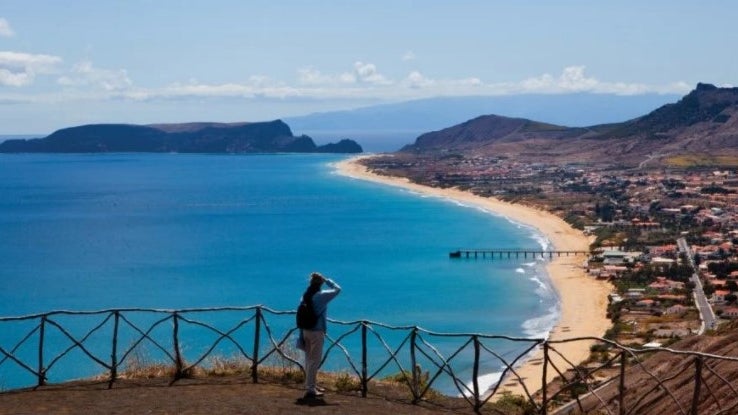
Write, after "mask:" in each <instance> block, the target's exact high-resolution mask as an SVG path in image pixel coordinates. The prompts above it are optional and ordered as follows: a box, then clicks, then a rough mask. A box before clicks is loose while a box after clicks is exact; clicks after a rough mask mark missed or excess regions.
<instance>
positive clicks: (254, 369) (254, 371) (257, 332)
mask: <svg viewBox="0 0 738 415" xmlns="http://www.w3.org/2000/svg"><path fill="white" fill-rule="evenodd" d="M255 324H256V327H255V328H254V358H253V362H252V363H251V381H252V382H254V383H259V343H261V306H257V307H256V318H255Z"/></svg>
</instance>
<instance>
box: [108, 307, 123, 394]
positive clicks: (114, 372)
mask: <svg viewBox="0 0 738 415" xmlns="http://www.w3.org/2000/svg"><path fill="white" fill-rule="evenodd" d="M119 324H120V311H118V310H115V311H114V312H113V347H112V349H113V350H112V351H111V352H110V382H108V389H111V388H112V387H113V382H115V380H116V379H117V378H118V326H119Z"/></svg>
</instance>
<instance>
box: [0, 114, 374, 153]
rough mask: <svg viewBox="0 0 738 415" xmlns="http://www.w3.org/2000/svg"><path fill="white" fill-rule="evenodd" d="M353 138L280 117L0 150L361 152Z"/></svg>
mask: <svg viewBox="0 0 738 415" xmlns="http://www.w3.org/2000/svg"><path fill="white" fill-rule="evenodd" d="M362 151H363V149H362V148H361V146H360V145H359V144H358V143H356V142H355V141H353V140H349V139H344V140H341V141H339V142H338V143H330V144H326V145H322V146H318V145H316V144H315V142H314V141H313V139H312V138H310V137H308V136H307V135H300V136H295V135H294V134H293V133H292V130H291V129H290V127H289V126H288V125H287V124H286V123H284V122H283V121H282V120H275V121H268V122H253V123H246V122H243V123H212V122H200V123H180V124H150V125H135V124H90V125H82V126H77V127H70V128H64V129H61V130H57V131H55V132H54V133H52V134H50V135H49V136H47V137H44V138H35V139H15V140H7V141H5V142H3V143H0V153H120V152H139V153H361V152H362Z"/></svg>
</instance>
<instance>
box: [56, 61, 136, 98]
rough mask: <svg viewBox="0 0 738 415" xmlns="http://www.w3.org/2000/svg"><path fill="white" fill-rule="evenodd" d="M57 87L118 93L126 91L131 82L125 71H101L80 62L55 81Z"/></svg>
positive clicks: (90, 64) (89, 64) (90, 63)
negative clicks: (87, 88) (98, 89)
mask: <svg viewBox="0 0 738 415" xmlns="http://www.w3.org/2000/svg"><path fill="white" fill-rule="evenodd" d="M57 82H58V83H59V85H63V86H70V87H88V86H89V87H94V88H102V89H103V90H105V91H120V90H123V89H128V88H130V87H131V86H132V85H133V81H131V79H130V78H129V77H128V73H127V72H126V70H125V69H102V68H96V67H94V66H93V65H92V62H89V61H84V62H80V63H78V64H76V65H74V67H72V71H71V73H70V74H69V75H64V76H61V77H59V79H57Z"/></svg>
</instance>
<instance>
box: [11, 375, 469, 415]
mask: <svg viewBox="0 0 738 415" xmlns="http://www.w3.org/2000/svg"><path fill="white" fill-rule="evenodd" d="M301 396H302V390H301V389H300V388H298V387H297V386H289V385H287V386H285V385H275V384H253V383H251V382H249V381H247V380H244V379H243V378H217V379H205V380H181V381H179V382H177V383H176V384H174V385H173V386H168V385H167V383H166V382H162V381H135V382H134V381H121V382H117V383H116V384H115V385H114V387H113V388H112V389H110V390H108V389H107V384H106V383H95V384H89V383H87V384H66V385H58V386H48V387H44V388H41V389H38V390H35V391H33V390H24V391H14V392H4V393H0V414H3V415H5V414H8V415H10V414H14V415H15V414H18V415H20V414H24V415H26V414H39V415H40V414H55V415H56V414H59V415H66V414H70V415H72V414H74V415H77V414H108V415H112V414H157V415H163V414H172V415H174V414H183V415H185V414H207V415H226V414H265V415H277V414H360V415H361V414H386V415H390V414H391V415H399V414H436V413H467V414H468V413H473V411H472V410H471V408H469V407H466V408H456V409H453V408H441V407H438V406H435V407H434V406H431V404H428V403H422V404H421V405H412V404H410V403H409V402H407V401H402V400H389V399H387V398H384V397H379V396H371V395H370V396H369V397H367V398H361V397H360V396H358V395H357V394H349V393H346V394H339V393H335V392H331V391H327V392H326V395H325V398H324V399H323V401H314V402H311V403H309V404H305V403H299V402H298V398H300V397H301Z"/></svg>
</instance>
